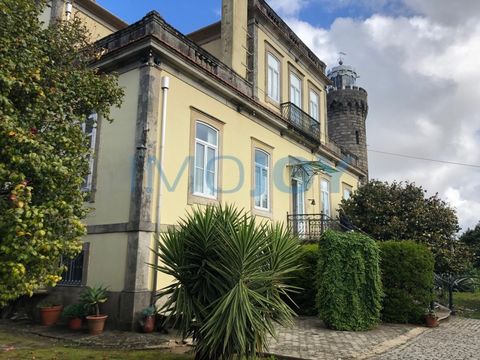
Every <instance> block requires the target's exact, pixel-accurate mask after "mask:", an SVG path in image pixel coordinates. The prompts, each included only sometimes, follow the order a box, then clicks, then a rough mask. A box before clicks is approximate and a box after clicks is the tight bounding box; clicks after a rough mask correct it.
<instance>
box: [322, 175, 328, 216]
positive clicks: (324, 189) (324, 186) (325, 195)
mask: <svg viewBox="0 0 480 360" xmlns="http://www.w3.org/2000/svg"><path fill="white" fill-rule="evenodd" d="M320 196H321V200H322V213H324V214H325V215H327V216H330V181H328V180H327V179H321V180H320Z"/></svg>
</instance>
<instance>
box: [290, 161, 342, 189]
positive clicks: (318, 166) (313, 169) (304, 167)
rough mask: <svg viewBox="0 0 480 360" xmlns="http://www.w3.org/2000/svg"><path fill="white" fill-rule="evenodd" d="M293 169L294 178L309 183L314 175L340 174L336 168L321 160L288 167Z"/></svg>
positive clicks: (299, 162)
mask: <svg viewBox="0 0 480 360" xmlns="http://www.w3.org/2000/svg"><path fill="white" fill-rule="evenodd" d="M287 166H288V167H290V169H291V176H292V178H301V179H303V180H304V181H305V182H306V183H309V182H310V181H311V179H312V177H313V176H314V175H318V174H322V173H323V174H325V173H327V174H334V173H336V172H338V170H337V169H335V168H334V167H332V166H330V165H328V164H325V163H324V162H323V161H321V160H315V161H298V162H294V163H291V164H288V165H287Z"/></svg>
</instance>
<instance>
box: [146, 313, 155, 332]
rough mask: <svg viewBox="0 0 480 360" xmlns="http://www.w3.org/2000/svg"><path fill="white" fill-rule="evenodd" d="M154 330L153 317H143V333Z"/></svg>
mask: <svg viewBox="0 0 480 360" xmlns="http://www.w3.org/2000/svg"><path fill="white" fill-rule="evenodd" d="M154 329H155V316H153V315H149V316H145V318H144V319H143V332H144V333H151V332H152V331H153V330H154Z"/></svg>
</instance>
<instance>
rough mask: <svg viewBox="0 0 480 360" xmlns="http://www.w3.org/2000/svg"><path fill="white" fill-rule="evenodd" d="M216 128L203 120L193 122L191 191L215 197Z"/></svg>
mask: <svg viewBox="0 0 480 360" xmlns="http://www.w3.org/2000/svg"><path fill="white" fill-rule="evenodd" d="M217 173H218V130H217V129H215V128H213V127H211V126H210V125H207V124H205V123H203V122H200V121H197V122H196V124H195V163H194V173H193V193H194V194H195V195H200V196H205V197H209V198H216V197H217Z"/></svg>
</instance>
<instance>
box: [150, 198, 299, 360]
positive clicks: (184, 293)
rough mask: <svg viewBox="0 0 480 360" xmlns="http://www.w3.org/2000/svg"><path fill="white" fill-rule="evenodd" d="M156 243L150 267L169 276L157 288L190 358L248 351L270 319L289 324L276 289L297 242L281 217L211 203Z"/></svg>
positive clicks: (292, 262)
mask: <svg viewBox="0 0 480 360" xmlns="http://www.w3.org/2000/svg"><path fill="white" fill-rule="evenodd" d="M158 248H159V251H158V252H157V253H156V255H158V256H159V257H160V259H161V262H160V264H161V265H159V266H156V269H157V270H158V271H161V272H163V273H165V274H168V275H170V276H172V277H173V278H174V282H173V283H172V285H170V286H168V287H166V288H165V289H163V291H162V292H161V293H160V296H165V298H166V299H168V300H167V302H166V304H165V306H164V307H163V309H162V310H164V311H165V312H166V313H167V314H171V315H172V316H173V318H175V320H176V324H177V325H178V326H179V328H180V329H181V330H182V332H183V334H184V336H193V338H194V340H195V341H196V345H195V346H196V348H195V351H196V359H202V360H204V359H212V360H213V359H215V360H217V359H229V360H230V359H233V358H234V356H235V355H236V356H237V357H235V358H238V359H244V358H249V359H251V358H255V356H256V352H257V351H262V350H264V348H265V345H266V336H267V334H269V333H270V334H274V330H275V329H274V323H275V322H277V323H280V324H282V325H289V324H291V321H292V315H293V311H292V310H291V309H290V307H289V306H288V305H287V304H286V303H285V302H284V300H283V296H286V295H287V292H288V291H289V289H290V288H291V287H290V286H288V285H286V281H287V280H288V279H289V278H290V277H291V276H292V274H293V272H295V271H296V270H298V260H299V256H300V246H299V244H298V241H297V239H296V238H295V237H294V236H293V235H292V234H291V233H290V231H289V230H287V229H285V228H283V227H282V226H281V225H278V224H277V225H275V224H267V223H261V224H258V223H257V224H256V221H255V218H253V217H251V216H250V215H248V214H247V213H245V212H243V211H239V210H236V209H235V208H233V207H230V206H229V207H211V206H210V207H206V208H205V209H204V210H201V209H196V210H194V211H193V213H191V214H189V215H188V216H187V217H186V219H184V220H182V221H181V222H180V224H179V227H178V228H177V229H169V231H168V232H167V233H165V234H162V236H161V239H159V241H158ZM154 267H155V266H154Z"/></svg>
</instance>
